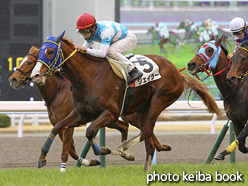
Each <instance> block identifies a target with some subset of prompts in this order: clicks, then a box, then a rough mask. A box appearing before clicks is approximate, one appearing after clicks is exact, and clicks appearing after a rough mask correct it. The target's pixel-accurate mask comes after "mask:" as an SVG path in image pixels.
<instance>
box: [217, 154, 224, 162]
mask: <svg viewBox="0 0 248 186" xmlns="http://www.w3.org/2000/svg"><path fill="white" fill-rule="evenodd" d="M214 159H215V160H222V161H223V160H224V159H225V156H224V155H222V154H217V155H216V156H215V157H214Z"/></svg>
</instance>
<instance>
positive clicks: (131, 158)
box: [112, 149, 134, 161]
mask: <svg viewBox="0 0 248 186" xmlns="http://www.w3.org/2000/svg"><path fill="white" fill-rule="evenodd" d="M112 154H113V155H120V156H121V157H123V158H124V159H126V160H128V161H134V156H133V155H131V154H129V153H127V152H124V151H121V150H120V149H114V150H113V151H112Z"/></svg>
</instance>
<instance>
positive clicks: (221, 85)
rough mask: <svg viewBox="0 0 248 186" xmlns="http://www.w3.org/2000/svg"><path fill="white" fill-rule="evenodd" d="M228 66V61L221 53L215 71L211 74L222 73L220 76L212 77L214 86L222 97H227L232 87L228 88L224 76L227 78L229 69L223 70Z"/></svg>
mask: <svg viewBox="0 0 248 186" xmlns="http://www.w3.org/2000/svg"><path fill="white" fill-rule="evenodd" d="M228 65H229V61H228V59H227V57H226V56H225V54H223V51H222V54H221V55H220V58H219V61H218V64H217V66H216V69H214V70H213V71H212V72H213V75H214V74H216V73H219V72H221V71H223V72H221V73H220V74H218V75H216V76H214V81H215V83H216V85H217V87H218V89H219V90H220V92H221V94H222V96H223V97H225V96H227V95H228V94H229V93H230V92H231V91H232V89H233V88H232V87H230V86H228V85H227V82H226V76H227V73H228V71H229V69H230V68H229V67H228V68H227V69H225V68H226V67H227V66H228ZM224 69H225V70H224Z"/></svg>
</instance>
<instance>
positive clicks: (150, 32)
mask: <svg viewBox="0 0 248 186" xmlns="http://www.w3.org/2000/svg"><path fill="white" fill-rule="evenodd" d="M153 32H154V27H153V26H150V27H149V28H148V29H147V33H146V34H152V33H153Z"/></svg>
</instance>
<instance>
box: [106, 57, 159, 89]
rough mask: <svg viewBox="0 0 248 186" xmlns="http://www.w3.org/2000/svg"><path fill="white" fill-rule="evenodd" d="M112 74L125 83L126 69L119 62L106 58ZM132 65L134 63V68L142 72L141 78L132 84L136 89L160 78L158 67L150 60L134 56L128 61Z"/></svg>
mask: <svg viewBox="0 0 248 186" xmlns="http://www.w3.org/2000/svg"><path fill="white" fill-rule="evenodd" d="M106 58H107V60H108V62H109V64H110V66H111V68H112V70H113V72H114V73H115V74H116V75H117V76H118V77H119V78H121V79H124V80H125V81H126V82H127V75H126V73H125V72H126V69H123V65H120V62H119V61H116V60H113V59H111V58H109V57H106ZM129 60H130V61H131V62H132V63H135V66H136V68H137V69H138V70H139V71H141V72H143V76H142V77H141V78H139V79H137V80H136V81H135V82H134V86H135V87H138V86H141V85H144V84H146V83H148V82H151V81H155V80H157V79H160V78H161V75H160V74H159V67H158V65H157V64H156V63H155V62H154V61H153V60H152V59H150V58H148V57H146V56H143V55H134V56H133V57H131V58H130V59H129Z"/></svg>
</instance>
